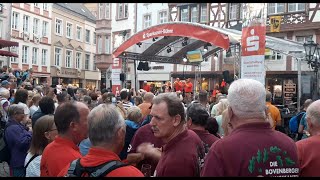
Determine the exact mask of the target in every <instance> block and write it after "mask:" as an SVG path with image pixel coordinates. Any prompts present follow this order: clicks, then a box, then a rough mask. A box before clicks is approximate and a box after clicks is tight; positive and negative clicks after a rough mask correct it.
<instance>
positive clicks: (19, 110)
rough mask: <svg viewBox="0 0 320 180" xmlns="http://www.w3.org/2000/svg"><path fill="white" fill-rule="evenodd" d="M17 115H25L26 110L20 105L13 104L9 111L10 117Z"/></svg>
mask: <svg viewBox="0 0 320 180" xmlns="http://www.w3.org/2000/svg"><path fill="white" fill-rule="evenodd" d="M16 114H24V108H23V106H22V105H20V104H11V105H10V106H9V110H8V116H9V117H12V116H14V115H16Z"/></svg>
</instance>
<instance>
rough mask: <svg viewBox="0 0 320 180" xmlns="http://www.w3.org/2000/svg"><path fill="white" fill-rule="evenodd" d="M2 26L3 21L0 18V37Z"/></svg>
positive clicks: (0, 35)
mask: <svg viewBox="0 0 320 180" xmlns="http://www.w3.org/2000/svg"><path fill="white" fill-rule="evenodd" d="M2 26H3V21H2V20H0V38H2V28H3V27H2Z"/></svg>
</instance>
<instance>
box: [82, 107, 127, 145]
mask: <svg viewBox="0 0 320 180" xmlns="http://www.w3.org/2000/svg"><path fill="white" fill-rule="evenodd" d="M123 126H125V123H124V119H123V117H122V116H121V114H120V113H119V111H118V110H117V109H116V107H115V106H114V105H112V104H100V105H99V106H97V107H95V108H93V109H92V110H91V112H90V113H89V115H88V127H89V139H90V141H91V143H92V145H93V146H97V145H101V144H112V143H113V142H114V138H115V135H116V132H117V130H118V129H119V128H121V127H123Z"/></svg>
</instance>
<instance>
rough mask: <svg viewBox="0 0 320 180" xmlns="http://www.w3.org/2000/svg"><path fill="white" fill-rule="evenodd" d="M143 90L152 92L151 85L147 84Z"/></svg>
mask: <svg viewBox="0 0 320 180" xmlns="http://www.w3.org/2000/svg"><path fill="white" fill-rule="evenodd" d="M143 89H144V90H145V91H147V92H150V85H148V84H146V85H144V86H143Z"/></svg>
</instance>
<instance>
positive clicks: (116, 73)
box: [111, 58, 122, 96]
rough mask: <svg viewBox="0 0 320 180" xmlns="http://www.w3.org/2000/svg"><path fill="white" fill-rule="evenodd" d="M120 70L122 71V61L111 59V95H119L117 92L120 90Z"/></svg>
mask: <svg viewBox="0 0 320 180" xmlns="http://www.w3.org/2000/svg"><path fill="white" fill-rule="evenodd" d="M121 70H122V59H120V58H113V64H112V73H111V80H112V93H113V94H115V95H116V96H118V95H119V91H120V89H121V81H120V73H121Z"/></svg>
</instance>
